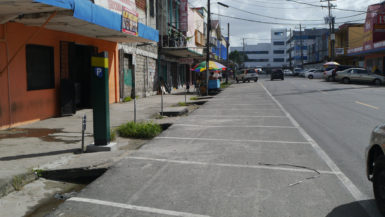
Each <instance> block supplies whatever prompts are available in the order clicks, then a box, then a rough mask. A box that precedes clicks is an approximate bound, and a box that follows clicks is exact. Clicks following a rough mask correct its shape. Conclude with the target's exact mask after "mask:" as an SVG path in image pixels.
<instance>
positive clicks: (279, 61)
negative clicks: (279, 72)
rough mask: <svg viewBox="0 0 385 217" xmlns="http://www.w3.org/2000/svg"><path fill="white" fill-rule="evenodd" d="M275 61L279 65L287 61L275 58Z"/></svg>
mask: <svg viewBox="0 0 385 217" xmlns="http://www.w3.org/2000/svg"><path fill="white" fill-rule="evenodd" d="M273 61H274V62H278V63H282V62H285V59H284V58H274V60H273Z"/></svg>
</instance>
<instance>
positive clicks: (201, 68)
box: [192, 61, 226, 93]
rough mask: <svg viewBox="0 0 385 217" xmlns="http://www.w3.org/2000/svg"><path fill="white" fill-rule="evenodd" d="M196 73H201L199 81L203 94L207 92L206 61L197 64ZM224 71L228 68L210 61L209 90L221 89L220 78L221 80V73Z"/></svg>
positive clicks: (194, 69)
mask: <svg viewBox="0 0 385 217" xmlns="http://www.w3.org/2000/svg"><path fill="white" fill-rule="evenodd" d="M192 70H193V71H194V72H196V73H199V77H200V80H199V82H198V81H197V83H198V85H199V89H200V92H201V93H205V92H206V86H207V84H206V61H203V62H201V63H199V64H197V65H196V66H195V67H194V68H193V69H192ZM223 70H226V66H224V65H222V64H220V63H217V62H214V61H209V82H208V89H209V90H216V89H219V88H220V86H221V82H220V78H221V72H222V71H223Z"/></svg>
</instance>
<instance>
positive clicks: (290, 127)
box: [173, 124, 297, 129]
mask: <svg viewBox="0 0 385 217" xmlns="http://www.w3.org/2000/svg"><path fill="white" fill-rule="evenodd" d="M173 126H183V127H207V128H277V129H297V128H296V127H293V126H265V125H226V126H219V125H218V126H215V125H199V124H173Z"/></svg>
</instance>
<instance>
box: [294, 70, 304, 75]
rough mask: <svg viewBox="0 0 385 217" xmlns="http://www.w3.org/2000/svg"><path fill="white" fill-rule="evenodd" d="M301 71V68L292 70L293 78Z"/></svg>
mask: <svg viewBox="0 0 385 217" xmlns="http://www.w3.org/2000/svg"><path fill="white" fill-rule="evenodd" d="M301 71H303V69H301V68H294V70H293V74H294V76H298V75H299V73H300V72H301Z"/></svg>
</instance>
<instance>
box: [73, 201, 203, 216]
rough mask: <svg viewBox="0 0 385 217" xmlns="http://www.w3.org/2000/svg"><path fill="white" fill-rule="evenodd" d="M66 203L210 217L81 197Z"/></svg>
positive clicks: (171, 214) (161, 213) (162, 213)
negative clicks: (72, 202)
mask: <svg viewBox="0 0 385 217" xmlns="http://www.w3.org/2000/svg"><path fill="white" fill-rule="evenodd" d="M67 201H74V202H83V203H91V204H96V205H102V206H110V207H116V208H122V209H129V210H135V211H140V212H148V213H155V214H160V215H169V216H180V217H210V216H208V215H198V214H192V213H187V212H177V211H172V210H165V209H157V208H151V207H145V206H135V205H130V204H124V203H115V202H110V201H104V200H96V199H90V198H82V197H71V198H70V199H68V200H67Z"/></svg>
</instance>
